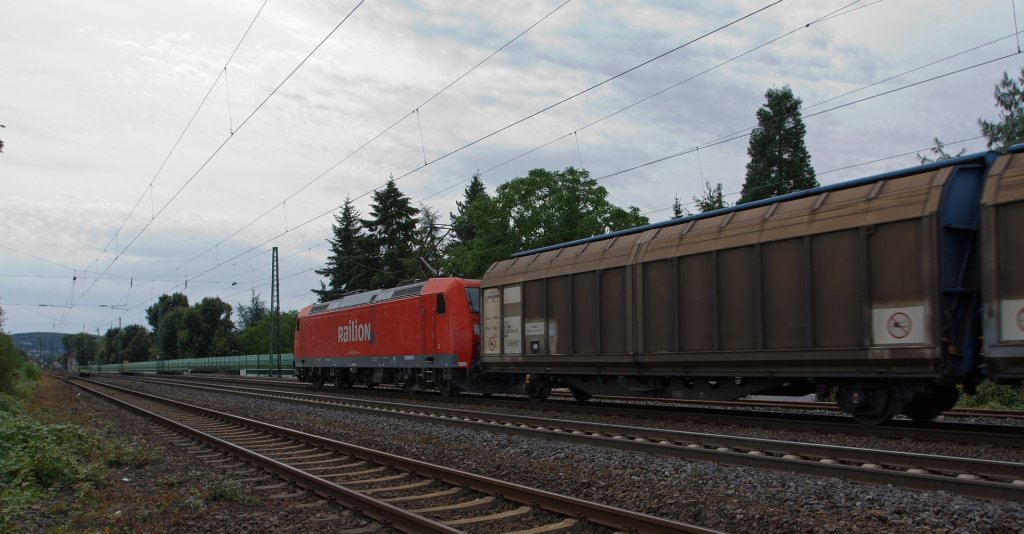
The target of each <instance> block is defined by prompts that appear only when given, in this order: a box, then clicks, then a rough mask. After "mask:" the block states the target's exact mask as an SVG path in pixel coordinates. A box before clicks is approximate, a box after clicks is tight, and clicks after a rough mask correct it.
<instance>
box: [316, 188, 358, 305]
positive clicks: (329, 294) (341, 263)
mask: <svg viewBox="0 0 1024 534" xmlns="http://www.w3.org/2000/svg"><path fill="white" fill-rule="evenodd" d="M332 229H333V231H334V237H333V238H331V239H328V240H327V242H328V243H330V245H331V254H330V256H328V257H327V264H326V265H325V266H324V268H323V269H317V270H316V274H319V275H320V276H323V277H326V278H327V284H324V283H323V282H322V281H321V282H320V289H314V290H313V293H316V295H317V297H318V299H319V300H320V302H324V301H328V300H331V299H335V298H338V297H339V296H340V295H341V294H342V293H344V292H346V291H353V290H357V289H367V288H369V287H371V286H370V278H371V274H372V273H371V272H369V271H368V270H367V269H366V267H364V265H366V264H367V263H368V259H367V252H368V250H367V248H368V243H367V238H366V236H365V235H364V234H363V226H362V221H361V220H360V219H359V212H358V211H356V209H355V208H354V207H353V206H352V199H350V198H348V197H346V198H345V203H344V204H342V206H341V212H340V213H338V214H337V215H335V216H334V224H333V225H332Z"/></svg>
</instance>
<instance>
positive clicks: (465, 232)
mask: <svg viewBox="0 0 1024 534" xmlns="http://www.w3.org/2000/svg"><path fill="white" fill-rule="evenodd" d="M487 196H488V195H487V188H486V187H485V186H484V182H483V180H481V179H480V172H479V171H477V172H476V173H475V174H473V178H472V179H471V180H470V181H469V185H467V186H466V189H465V192H464V193H463V200H461V201H460V200H456V201H455V208H456V210H455V213H449V214H448V217H449V218H450V220H451V221H452V234H453V236H454V239H453V244H457V243H468V242H469V241H472V240H473V238H474V237H476V234H477V227H478V225H477V221H474V220H473V219H472V218H470V217H469V216H468V214H467V210H468V209H469V206H470V204H472V203H473V202H476V201H477V200H479V199H481V198H484V197H487Z"/></svg>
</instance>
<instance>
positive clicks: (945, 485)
mask: <svg viewBox="0 0 1024 534" xmlns="http://www.w3.org/2000/svg"><path fill="white" fill-rule="evenodd" d="M170 382H171V383H172V385H180V386H184V387H187V388H194V389H202V390H210V391H216V392H221V393H236V394H242V395H249V396H257V397H265V398H276V399H281V400H286V401H290V402H300V403H307V404H315V405H318V406H329V407H335V408H337V407H344V408H345V409H348V410H358V411H361V412H364V413H370V414H375V415H386V416H390V417H399V418H403V419H410V420H418V421H429V422H434V423H442V424H447V425H455V426H461V427H468V428H475V429H484V430H490V431H494V432H500V433H509V434H515V435H521V436H531V437H540V438H543V439H548V440H554V441H563V442H572V443H583V444H591V445H600V446H604V447H610V448H616V449H624V450H630V451H635V452H647V453H652V454H658V455H662V456H672V457H681V458H684V459H687V460H702V461H710V462H714V463H719V464H723V465H731V466H746V467H756V468H763V469H771V470H776V471H785V472H797V473H802V474H809V475H813V476H819V477H838V478H842V479H845V480H851V481H856V482H865V483H871V484H892V485H894V486H899V487H903V488H907V489H913V490H924V491H948V492H951V493H956V494H959V495H964V496H967V497H974V498H981V499H995V500H1012V501H1024V464H1022V463H1018V462H1005V461H995V460H979V459H974V458H959V457H952V456H941V455H929V454H920V453H906V452H897V451H886V450H877V449H863V448H855V447H843V446H832V445H820V444H812V443H801V442H791V441H780V440H769V439H762V438H748V437H737V436H725V435H720V434H706V433H698V432H686V431H676V430H664V429H651V428H641V427H625V426H621V425H610V424H603V423H589V422H580V421H568V420H556V419H551V418H548V417H543V418H541V417H532V416H521V415H506V414H496V413H488V412H478V411H470V410H465V409H453V408H439V407H435V406H424V405H416V404H400V403H392V402H384V401H375V400H362V399H360V400H354V399H346V398H341V397H337V396H332V395H323V394H314V393H297V392H290V391H274V390H262V389H252V390H247V389H246V388H244V387H238V386H227V389H224V388H213V387H210V386H203V385H196V384H180V382H179V381H170ZM175 382H178V383H177V384H174V383H175ZM982 477H984V478H982ZM991 479H996V480H991Z"/></svg>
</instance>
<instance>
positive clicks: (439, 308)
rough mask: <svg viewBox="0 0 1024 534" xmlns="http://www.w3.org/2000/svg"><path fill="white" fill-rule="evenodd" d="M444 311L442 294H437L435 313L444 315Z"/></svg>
mask: <svg viewBox="0 0 1024 534" xmlns="http://www.w3.org/2000/svg"><path fill="white" fill-rule="evenodd" d="M444 311H445V306H444V295H441V294H438V295H437V314H438V315H444Z"/></svg>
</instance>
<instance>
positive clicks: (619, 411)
mask: <svg viewBox="0 0 1024 534" xmlns="http://www.w3.org/2000/svg"><path fill="white" fill-rule="evenodd" d="M108 376H120V375H108ZM168 380H172V381H180V382H205V383H211V382H212V383H218V384H229V385H239V384H243V385H244V384H252V385H259V386H264V387H271V386H272V387H275V388H277V389H288V390H293V391H297V392H317V391H320V390H317V389H315V388H314V387H313V386H311V385H309V384H304V383H301V382H291V381H281V380H272V379H265V378H264V379H239V378H224V377H209V376H202V377H193V376H189V377H174V378H168ZM334 391H337V392H342V393H345V394H347V395H350V396H354V395H359V396H374V397H377V398H380V397H384V398H387V399H392V400H397V399H403V400H404V399H408V398H409V395H408V394H407V393H404V392H399V391H397V390H393V391H388V390H380V389H373V390H367V389H363V388H353V389H344V390H334ZM424 398H429V399H430V400H431V402H440V403H444V404H446V405H451V406H457V407H459V408H466V407H467V406H472V407H479V406H495V407H514V408H515V409H518V410H532V411H538V412H542V411H550V410H551V409H552V407H555V408H557V409H558V410H562V411H566V412H570V413H575V414H584V415H594V416H621V417H628V418H634V419H635V418H643V419H651V420H668V421H676V422H678V421H691V422H695V423H709V424H717V425H721V424H730V425H739V426H747V427H757V428H781V429H793V430H801V431H813V432H825V433H842V434H850V435H870V436H878V437H884V438H894V439H917V440H925V441H944V442H950V441H952V442H960V443H971V444H991V443H999V444H1003V445H1007V446H1016V447H1024V427H1022V426H1019V425H1000V424H982V423H973V422H970V423H964V422H948V421H933V422H931V423H928V424H920V423H915V422H913V421H909V420H893V421H889V422H887V423H885V424H882V425H878V426H865V425H862V424H860V423H857V422H856V421H854V420H853V419H852V418H851V417H849V416H846V415H823V414H813V413H791V412H788V413H783V412H767V411H762V410H742V409H734V408H707V407H703V406H694V405H692V404H691V405H686V406H666V405H664V404H653V405H652V404H641V403H635V402H633V403H621V402H593V401H591V402H587V403H579V402H576V401H571V400H561V401H560V400H550V399H549V401H548V402H544V403H540V404H535V403H530V402H528V401H527V400H526V399H525V398H522V397H500V396H494V397H490V398H484V397H480V396H464V397H457V398H454V399H451V398H445V397H441V396H440V395H428V394H425V395H424ZM630 400H632V401H636V400H637V399H630ZM726 404H728V403H726Z"/></svg>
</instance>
